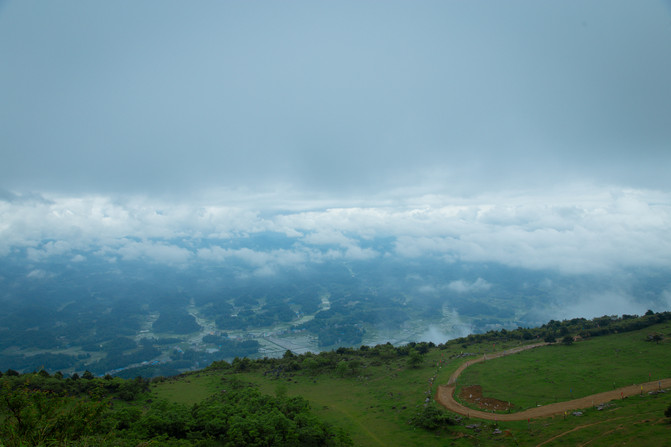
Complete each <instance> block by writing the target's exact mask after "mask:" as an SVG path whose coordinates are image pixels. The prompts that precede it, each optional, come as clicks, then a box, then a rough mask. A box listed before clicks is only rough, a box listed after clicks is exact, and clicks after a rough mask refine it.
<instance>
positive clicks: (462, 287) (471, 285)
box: [447, 278, 492, 293]
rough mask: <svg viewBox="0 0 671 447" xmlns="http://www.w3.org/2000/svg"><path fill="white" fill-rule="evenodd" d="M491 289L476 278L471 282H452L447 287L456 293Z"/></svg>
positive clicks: (482, 280) (486, 283)
mask: <svg viewBox="0 0 671 447" xmlns="http://www.w3.org/2000/svg"><path fill="white" fill-rule="evenodd" d="M491 287H492V285H491V284H490V283H488V282H487V281H485V280H484V279H482V278H478V279H476V280H475V281H473V282H468V281H464V280H462V279H460V280H458V281H452V282H451V283H449V284H448V285H447V288H448V289H450V290H452V291H453V292H457V293H471V292H482V291H485V290H489V289H491Z"/></svg>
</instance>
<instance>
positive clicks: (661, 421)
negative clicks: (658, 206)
mask: <svg viewBox="0 0 671 447" xmlns="http://www.w3.org/2000/svg"><path fill="white" fill-rule="evenodd" d="M655 333H658V334H663V339H662V340H661V341H660V342H659V343H656V342H654V341H647V339H648V335H650V334H655ZM498 335H499V336H498V337H496V340H492V339H491V337H480V338H479V339H477V338H476V339H475V340H476V341H474V342H469V341H468V340H467V339H462V340H459V341H455V342H452V343H448V344H446V345H441V346H439V347H432V348H430V349H428V351H427V352H426V353H425V354H423V359H422V362H421V365H420V366H419V367H416V368H414V367H411V366H410V365H409V361H408V360H409V358H410V354H409V353H405V355H404V353H403V352H395V353H394V354H391V349H390V348H389V347H387V348H385V346H382V347H379V346H378V347H377V348H371V349H369V350H364V351H361V350H346V349H341V350H339V353H338V352H331V353H322V354H319V355H307V356H299V357H295V358H289V359H282V360H276V361H273V360H270V359H268V360H267V362H266V363H265V364H264V362H263V361H259V362H257V363H255V364H254V365H250V366H249V369H248V370H245V371H239V370H238V371H236V368H235V367H234V366H231V367H229V368H226V367H224V368H222V369H218V370H217V369H215V368H211V369H210V370H207V371H201V372H199V373H197V374H190V375H187V376H185V377H182V378H177V379H173V380H170V381H166V382H163V383H160V384H156V385H155V386H154V387H153V389H152V392H153V393H154V394H155V396H156V397H162V398H166V399H172V400H174V401H176V402H183V403H187V404H191V403H194V402H195V401H197V399H198V398H197V396H204V395H208V394H209V393H213V392H216V391H217V390H218V389H220V388H221V387H222V386H223V385H222V383H225V382H222V380H223V379H228V378H231V377H235V378H238V379H240V380H243V381H247V382H250V383H254V384H256V385H257V386H258V388H259V389H260V390H261V391H262V392H264V393H269V394H284V393H286V394H287V395H289V396H294V395H295V396H303V397H304V398H306V399H307V400H308V401H309V402H310V403H311V406H312V409H313V411H314V412H315V413H316V414H317V415H318V416H319V417H321V418H322V419H323V420H325V421H327V422H329V423H330V424H332V425H333V426H335V427H339V428H342V429H344V430H345V431H346V432H347V433H349V434H350V436H351V437H352V439H353V441H354V444H355V445H362V446H378V445H404V446H406V445H417V446H419V445H538V444H540V443H542V442H546V441H547V442H548V443H547V444H544V445H581V444H585V443H587V442H589V444H588V445H590V446H598V445H604V446H606V445H608V446H610V445H621V444H620V441H622V442H625V441H626V440H630V441H631V440H632V439H639V440H640V438H641V437H643V438H645V439H646V440H649V444H650V445H671V425H670V424H669V423H668V420H667V418H665V417H664V410H665V409H666V408H667V407H668V406H669V405H670V404H671V393H668V394H658V395H647V394H646V395H644V396H637V397H633V398H627V399H624V400H621V401H617V402H613V403H612V404H611V406H609V407H608V408H606V409H605V410H602V411H598V410H596V409H586V410H583V414H582V416H573V415H570V416H568V417H567V418H566V419H564V418H563V417H555V418H547V419H543V420H533V421H530V422H527V421H524V422H505V423H501V422H499V423H498V425H497V426H496V427H495V424H494V423H493V422H486V421H478V420H475V419H473V420H462V421H460V422H458V423H456V424H455V425H442V426H441V427H439V428H438V429H436V430H426V429H424V428H420V427H418V426H416V425H413V424H411V423H410V422H411V421H412V420H413V419H414V418H416V417H417V416H418V414H422V413H423V412H425V411H427V410H426V408H425V407H424V404H425V403H426V402H425V401H426V398H427V397H433V395H434V394H435V391H436V387H437V385H438V384H443V383H447V380H448V378H449V376H450V374H451V373H452V372H453V371H454V370H455V369H456V368H457V367H458V366H459V365H460V364H461V363H462V362H464V361H466V360H467V359H472V358H474V356H468V355H464V356H462V353H464V352H465V353H473V354H478V355H481V354H482V353H486V352H493V351H498V350H502V349H507V348H510V347H513V346H518V345H521V344H524V343H528V341H525V340H517V339H514V338H513V337H507V339H506V338H501V337H500V334H498ZM415 348H423V346H420V345H417V346H415ZM385 349H387V350H388V351H389V352H387V353H386V354H385V352H384V351H385ZM376 350H377V351H379V352H377V353H376V352H375V351H376ZM410 351H411V350H410ZM327 359H328V360H329V361H330V362H331V365H333V363H335V365H336V367H335V368H334V367H328V368H324V367H322V368H320V367H319V366H317V365H319V364H320V363H326V362H327ZM291 362H293V367H290V366H288V365H290V364H291ZM343 362H344V364H346V365H348V366H347V369H344V368H343V367H339V366H338V365H340V364H343ZM352 363H354V368H352V366H351V364H352ZM292 368H295V369H292ZM338 368H340V370H338ZM669 376H671V323H669V322H665V323H662V324H657V325H653V326H649V327H646V328H644V329H640V330H636V331H631V332H626V333H618V334H612V335H605V336H600V337H592V338H589V339H584V340H580V341H577V342H575V343H573V344H572V345H570V346H569V345H563V344H561V343H559V344H556V345H551V346H547V347H544V348H539V349H534V350H531V351H527V352H524V353H520V354H516V355H513V356H509V357H505V358H500V359H496V360H492V361H488V362H484V363H481V364H477V365H474V366H472V367H471V368H467V369H466V370H465V372H464V374H463V375H462V376H461V378H460V380H459V383H460V386H464V385H468V384H479V385H482V386H483V389H484V392H485V394H486V395H487V396H488V397H495V398H498V399H501V400H509V401H511V402H512V403H514V404H515V406H516V408H518V409H523V408H526V407H530V406H534V405H537V403H538V405H542V404H545V403H549V402H553V401H554V400H555V395H556V399H557V400H568V399H571V398H572V397H573V398H576V397H580V396H586V395H589V394H592V393H596V392H600V391H606V390H608V389H612V387H613V382H615V386H616V387H619V386H623V385H626V384H631V383H640V382H642V381H648V379H649V378H651V379H652V380H654V379H656V378H661V377H669ZM431 379H433V381H432V382H431ZM433 405H435V404H433V403H430V404H429V407H428V408H431V407H432V406H433ZM444 413H447V412H446V411H444ZM451 416H452V417H453V418H454V417H455V416H456V415H451ZM471 424H477V425H478V427H477V428H467V426H469V425H471ZM495 428H498V429H500V430H501V432H502V433H501V434H494V430H495ZM555 437H557V438H556V439H554V440H552V439H553V438H555ZM646 442H647V441H646ZM628 444H629V445H631V442H629V443H628Z"/></svg>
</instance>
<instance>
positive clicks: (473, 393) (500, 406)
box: [459, 385, 513, 411]
mask: <svg viewBox="0 0 671 447" xmlns="http://www.w3.org/2000/svg"><path fill="white" fill-rule="evenodd" d="M459 399H460V400H461V401H462V402H468V403H471V404H474V405H477V406H478V408H480V409H482V410H487V411H492V410H493V411H507V410H510V409H512V408H513V405H512V404H511V403H510V402H504V401H502V400H498V399H494V398H491V397H485V396H483V395H482V387H481V386H480V385H471V386H466V387H463V388H462V389H461V392H460V393H459Z"/></svg>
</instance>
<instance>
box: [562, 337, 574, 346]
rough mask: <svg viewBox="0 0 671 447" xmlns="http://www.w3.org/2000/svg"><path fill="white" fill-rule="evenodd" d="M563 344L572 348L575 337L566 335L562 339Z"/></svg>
mask: <svg viewBox="0 0 671 447" xmlns="http://www.w3.org/2000/svg"><path fill="white" fill-rule="evenodd" d="M561 342H562V343H563V344H565V345H566V346H571V345H572V344H573V337H571V336H570V335H566V336H565V337H564V338H562V339H561Z"/></svg>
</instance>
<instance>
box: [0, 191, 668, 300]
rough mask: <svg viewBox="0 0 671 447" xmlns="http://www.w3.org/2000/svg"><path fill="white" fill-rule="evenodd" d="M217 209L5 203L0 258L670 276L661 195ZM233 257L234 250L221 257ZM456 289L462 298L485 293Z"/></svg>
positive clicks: (141, 201) (468, 286) (84, 200)
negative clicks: (383, 262) (494, 267)
mask: <svg viewBox="0 0 671 447" xmlns="http://www.w3.org/2000/svg"><path fill="white" fill-rule="evenodd" d="M18 197H21V196H18ZM264 200H265V201H264V203H268V201H269V199H268V198H267V197H266V198H264ZM221 202H222V200H221V199H220V200H219V203H218V202H216V201H213V202H212V203H199V202H198V201H193V202H183V203H175V204H169V203H166V202H161V201H152V200H150V199H148V198H138V197H135V198H125V199H119V198H116V199H115V198H111V197H101V196H84V197H60V196H47V197H41V198H40V200H37V199H34V198H33V199H31V198H27V199H25V200H19V199H16V200H12V201H0V255H2V256H6V255H9V254H10V253H15V252H17V250H18V251H19V252H20V251H21V250H24V251H25V255H26V257H27V258H28V259H29V260H30V261H33V262H43V261H47V260H49V259H51V258H53V257H55V256H68V257H70V258H74V257H76V256H77V255H80V256H89V255H88V254H87V253H89V252H91V253H92V254H93V253H98V254H102V255H105V256H107V257H118V258H120V259H126V260H138V259H144V260H148V261H151V262H162V263H167V264H175V265H177V264H180V265H181V264H188V263H189V262H194V261H198V262H223V261H225V260H226V259H227V258H234V259H237V260H238V261H240V262H243V263H246V264H247V265H249V266H250V267H251V268H260V267H262V266H267V265H275V266H277V267H288V266H301V265H306V264H309V263H313V262H317V263H318V262H323V261H324V260H329V259H330V260H336V259H343V260H372V259H375V258H377V257H385V258H389V257H392V258H397V259H399V260H404V259H406V260H408V259H413V258H419V257H431V258H435V259H436V260H437V261H438V262H444V263H453V262H469V263H499V264H502V265H507V266H511V267H519V268H525V269H532V270H550V271H555V272H559V273H561V274H585V273H588V274H589V273H593V274H610V273H613V272H617V271H620V270H623V269H631V268H670V267H671V234H670V233H669V231H668V228H671V195H670V194H667V193H661V192H655V191H645V190H627V189H614V188H597V187H585V186H584V185H583V186H582V187H580V188H578V187H573V188H570V187H567V188H566V189H565V190H564V191H546V192H541V193H525V194H521V193H517V194H516V193H513V192H509V193H499V194H497V195H489V196H481V197H473V198H454V197H450V196H437V195H432V196H419V197H415V198H412V197H405V198H403V199H402V200H399V201H397V202H386V203H382V204H374V203H373V204H371V205H368V206H363V205H362V206H357V207H353V208H325V209H311V210H305V209H302V207H301V206H300V202H298V201H295V200H293V201H291V202H290V208H291V209H287V208H289V207H287V208H285V209H282V199H281V198H280V197H278V198H277V201H276V202H275V206H274V208H273V209H263V208H258V206H259V204H258V203H255V202H253V201H252V202H249V203H246V204H245V205H244V206H243V205H242V204H241V203H242V202H244V198H241V197H237V198H236V197H235V196H227V197H226V202H229V203H235V204H236V205H235V206H231V205H230V204H229V203H221ZM287 204H289V202H287ZM314 205H315V204H314V202H311V201H306V202H305V203H304V204H303V207H312V206H314ZM262 234H277V235H281V237H283V238H284V240H285V241H286V243H285V247H283V248H281V249H278V248H271V247H265V246H263V244H261V245H258V243H255V245H249V246H248V245H247V244H248V241H253V240H254V236H255V235H262ZM204 241H208V242H207V243H205V242H204ZM375 241H386V242H384V243H383V244H382V245H380V244H377V245H375ZM250 243H251V242H250ZM231 245H233V246H236V247H237V248H225V247H230V246H231ZM77 259H80V258H77ZM73 260H74V259H73ZM450 287H451V288H452V289H453V290H454V291H456V292H460V291H468V290H475V289H477V288H483V287H488V283H487V282H486V281H485V280H484V279H482V280H481V281H480V280H476V281H475V282H473V283H468V282H459V281H456V282H454V283H452V284H451V285H450Z"/></svg>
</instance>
